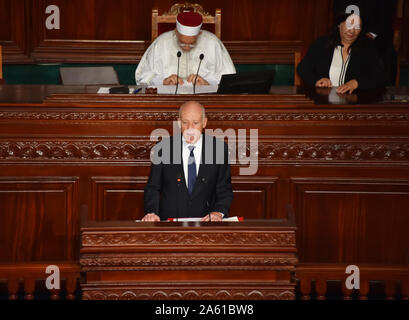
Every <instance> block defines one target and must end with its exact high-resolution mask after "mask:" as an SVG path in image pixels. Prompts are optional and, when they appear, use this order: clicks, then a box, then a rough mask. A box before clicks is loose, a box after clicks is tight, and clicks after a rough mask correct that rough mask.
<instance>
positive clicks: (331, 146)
mask: <svg viewBox="0 0 409 320" xmlns="http://www.w3.org/2000/svg"><path fill="white" fill-rule="evenodd" d="M155 144H156V142H154V141H150V140H147V139H141V140H132V141H106V140H105V141H49V140H48V141H47V140H46V141H44V140H36V139H33V140H24V141H4V140H3V141H0V161H39V162H40V161H41V162H43V161H55V160H65V161H132V162H137V161H140V162H141V161H142V162H147V161H150V160H149V159H150V151H151V149H152V147H153V146H154V145H155ZM246 150H247V153H248V154H254V153H250V145H249V144H247V145H246ZM253 151H254V150H253ZM257 152H258V161H259V162H275V161H318V162H320V163H322V162H323V161H325V162H327V163H328V164H329V163H332V162H360V161H370V162H402V163H406V164H409V142H405V141H401V142H377V141H374V142H373V143H369V142H367V141H354V142H339V141H331V142H304V141H298V142H285V141H284V142H277V141H266V140H265V139H263V141H259V143H258V151H257Z"/></svg>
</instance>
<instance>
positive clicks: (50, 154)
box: [0, 141, 155, 161]
mask: <svg viewBox="0 0 409 320" xmlns="http://www.w3.org/2000/svg"><path fill="white" fill-rule="evenodd" d="M154 145H155V142H151V141H143V142H138V141H133V142H120V141H110V142H108V141H99V142H98V141H71V142H68V141H41V142H40V141H31V142H30V141H24V142H0V160H30V161H44V160H45V161H50V160H69V161H75V160H115V161H129V160H132V161H137V160H145V161H149V158H150V151H151V149H152V147H153V146H154Z"/></svg>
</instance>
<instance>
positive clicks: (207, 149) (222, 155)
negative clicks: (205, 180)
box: [150, 121, 258, 176]
mask: <svg viewBox="0 0 409 320" xmlns="http://www.w3.org/2000/svg"><path fill="white" fill-rule="evenodd" d="M189 131H190V132H186V131H185V132H184V133H183V136H184V137H186V136H187V135H192V136H196V137H198V136H200V135H201V134H202V133H201V132H199V131H198V130H195V129H189ZM195 131H196V132H195ZM247 133H248V132H247V129H239V130H237V132H236V130H234V129H227V130H225V131H223V130H222V129H215V130H214V129H205V130H204V134H205V135H204V136H203V137H204V139H205V141H204V164H225V163H227V161H229V163H230V164H240V165H242V166H247V167H245V168H243V167H241V168H240V169H239V171H240V175H246V176H249V175H255V174H256V173H257V170H258V129H250V130H249V135H248V134H247ZM170 136H171V135H170V134H169V132H168V130H166V129H162V128H160V129H155V130H154V131H152V133H151V135H150V140H151V141H156V142H157V141H159V140H161V141H160V143H158V144H157V145H155V146H154V147H153V148H152V150H151V154H150V159H151V162H152V164H155V165H157V164H182V155H181V152H172V150H181V147H182V134H181V130H180V124H179V122H178V121H173V132H172V137H173V139H170ZM212 136H214V137H216V138H217V139H216V142H215V143H214V142H213V140H206V139H208V137H212ZM225 139H227V141H228V142H227V145H228V149H229V152H228V154H226V152H225V145H224V140H225ZM210 141H212V143H209V142H210Z"/></svg>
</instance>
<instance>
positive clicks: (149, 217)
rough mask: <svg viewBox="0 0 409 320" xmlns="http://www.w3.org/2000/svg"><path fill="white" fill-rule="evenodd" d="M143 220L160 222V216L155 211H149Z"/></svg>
mask: <svg viewBox="0 0 409 320" xmlns="http://www.w3.org/2000/svg"><path fill="white" fill-rule="evenodd" d="M142 221H143V222H159V221H160V218H159V216H157V215H156V214H154V213H148V214H145V216H144V217H143V218H142Z"/></svg>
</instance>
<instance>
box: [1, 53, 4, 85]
mask: <svg viewBox="0 0 409 320" xmlns="http://www.w3.org/2000/svg"><path fill="white" fill-rule="evenodd" d="M0 83H4V79H3V52H2V47H1V46H0Z"/></svg>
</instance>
